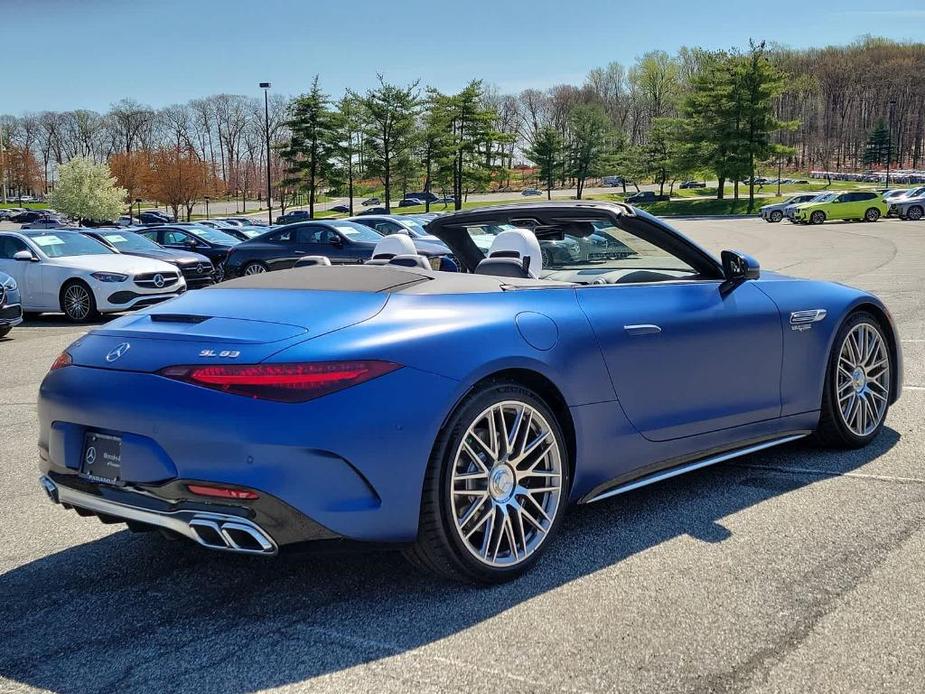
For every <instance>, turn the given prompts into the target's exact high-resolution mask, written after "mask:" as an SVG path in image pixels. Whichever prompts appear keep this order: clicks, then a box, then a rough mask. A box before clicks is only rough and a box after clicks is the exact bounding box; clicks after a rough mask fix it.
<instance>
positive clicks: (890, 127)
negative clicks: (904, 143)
mask: <svg viewBox="0 0 925 694" xmlns="http://www.w3.org/2000/svg"><path fill="white" fill-rule="evenodd" d="M895 108H896V99H890V111H889V113H888V114H887V118H888V119H889V123H888V124H887V140H886V189H887V190H889V189H890V155H891V154H892V153H893V109H895Z"/></svg>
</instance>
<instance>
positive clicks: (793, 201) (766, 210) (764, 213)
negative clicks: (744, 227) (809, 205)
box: [758, 193, 818, 222]
mask: <svg viewBox="0 0 925 694" xmlns="http://www.w3.org/2000/svg"><path fill="white" fill-rule="evenodd" d="M817 196H818V193H800V194H799V195H794V196H792V197H789V198H787V199H786V200H784V201H783V202H775V203H774V204H773V205H764V206H763V207H762V208H761V209H760V210H758V214H759V215H760V216H761V218H762V219H763V220H764V221H766V222H779V221H780V220H782V219H783V218H784V214H785V211H786V209H787V207H788V206H790V205H801V204H803V203H804V202H809V201H810V200H812V199H813V198H815V197H817Z"/></svg>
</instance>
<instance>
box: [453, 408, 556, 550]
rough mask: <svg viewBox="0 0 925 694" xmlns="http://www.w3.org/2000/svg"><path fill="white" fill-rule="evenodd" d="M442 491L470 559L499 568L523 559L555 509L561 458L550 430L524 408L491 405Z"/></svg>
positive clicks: (531, 410)
mask: <svg viewBox="0 0 925 694" xmlns="http://www.w3.org/2000/svg"><path fill="white" fill-rule="evenodd" d="M449 492H450V497H451V498H450V508H451V511H452V519H453V523H454V527H455V531H456V533H457V535H458V537H459V538H460V539H461V540H462V543H463V545H465V547H466V549H467V550H468V551H469V552H470V553H471V554H472V555H473V556H474V557H475V558H476V559H477V560H479V561H480V562H482V563H484V564H486V565H488V566H492V567H502V568H504V567H511V566H515V565H517V564H519V563H521V562H523V561H525V560H526V559H527V558H528V557H530V556H531V555H532V554H533V553H534V552H536V550H537V549H538V548H539V547H540V545H541V544H542V543H543V541H544V540H545V539H546V536H547V534H548V533H549V530H550V529H551V528H552V525H553V523H554V521H555V519H556V516H557V515H558V513H559V510H560V509H559V506H560V503H561V496H562V459H561V454H560V448H559V442H558V440H557V439H556V433H555V431H554V430H553V428H552V427H551V426H550V425H549V422H548V421H547V420H546V418H545V417H544V416H543V415H542V414H541V413H540V412H539V411H538V410H536V409H535V408H533V407H531V406H530V405H528V404H526V403H524V402H519V401H515V400H508V401H504V402H499V403H496V404H494V405H492V406H491V407H489V408H487V409H486V410H484V411H483V412H482V413H481V414H479V415H478V417H476V418H475V420H474V421H473V422H472V424H471V425H470V426H469V428H468V430H467V431H466V434H465V436H463V438H462V440H461V442H460V444H459V447H458V448H457V450H456V455H455V458H454V460H453V468H452V472H451V479H450V490H449Z"/></svg>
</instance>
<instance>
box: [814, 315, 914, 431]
mask: <svg viewBox="0 0 925 694" xmlns="http://www.w3.org/2000/svg"><path fill="white" fill-rule="evenodd" d="M862 323H866V324H868V325H870V326H871V327H873V328H874V329H875V330H876V331H877V332H878V333H879V334H880V338H881V339H882V340H883V343H884V345H885V346H886V352H887V355H888V359H889V367H890V371H889V373H890V380H889V383H890V385H889V392H888V393H887V394H886V401H887V404H886V408H885V409H884V411H883V415H882V417H881V419H880V422H879V423H878V424H877V426H876V428H875V429H874V430H873V431H872V432H870V433H869V434H867V435H866V436H858V435H857V434H856V433H854V432H853V431H851V430H850V429H849V428H848V426H847V424H846V423H845V421H844V418H843V417H842V415H841V412H840V410H839V408H838V394H837V393H836V385H835V384H836V382H837V380H836V373H837V369H838V360H839V352H840V350H841V345H842V344H843V343H844V341H845V337H846V336H847V335H848V333H849V332H850V331H851V330H852V329H854V328H855V327H856V326H858V325H861V324H862ZM895 368H896V364H895V363H894V358H893V352H892V350H891V349H890V342H889V340H887V336H886V332H885V329H884V327H883V326H882V325H881V323H880V321H879V320H878V319H877V317H876V316H874V315H872V314H870V313H868V312H866V311H858V312H856V313H853V314H851V315H850V316H848V318H847V319H845V322H844V323H842V325H841V327H840V328H839V329H838V333H837V334H836V335H835V341H834V343H833V345H832V353H831V354H830V355H829V361H828V364H827V366H826V372H825V384H824V385H823V392H822V412H821V414H820V417H819V426H818V427H817V429H816V431H815V433H814V435H813V437H814V438H815V440H816V442H817V443H819V444H821V445H823V446H826V447H828V448H862V447H863V446H866V445H867V444H868V443H870V442H871V441H873V440H874V439H875V438H877V436H878V435H879V434H880V431H881V430H882V429H883V423H884V421H886V417H887V414H889V411H890V405H889V403H890V399H891V398H892V396H893V386H892V379H893V375H894V374H895Z"/></svg>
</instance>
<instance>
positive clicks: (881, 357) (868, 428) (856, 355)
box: [835, 323, 890, 437]
mask: <svg viewBox="0 0 925 694" xmlns="http://www.w3.org/2000/svg"><path fill="white" fill-rule="evenodd" d="M837 368H838V372H837V378H836V389H835V393H836V396H837V398H838V411H839V413H840V415H841V418H842V422H844V424H845V426H846V427H848V429H849V430H850V431H851V432H852V433H853V434H854V435H855V436H861V437H864V436H868V435H870V434H871V433H872V432H874V431H875V430H876V429H877V427H878V426H880V423H881V422H882V420H883V417H884V414H885V412H886V408H887V404H888V402H889V396H890V355H889V352H888V350H887V346H886V343H885V342H884V340H883V336H882V335H881V334H880V331H879V330H878V329H877V328H876V327H874V326H873V325H871V324H870V323H858V325H856V326H854V327H853V328H852V329H851V330H850V331H849V332H848V334H847V335H846V336H845V339H844V341H843V342H842V345H841V349H840V350H839V353H838V367H837Z"/></svg>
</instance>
